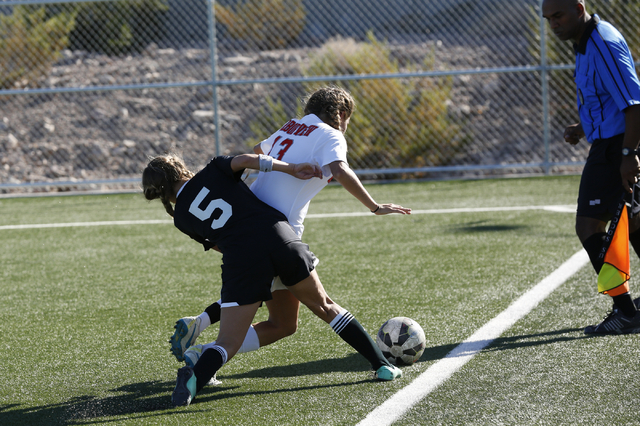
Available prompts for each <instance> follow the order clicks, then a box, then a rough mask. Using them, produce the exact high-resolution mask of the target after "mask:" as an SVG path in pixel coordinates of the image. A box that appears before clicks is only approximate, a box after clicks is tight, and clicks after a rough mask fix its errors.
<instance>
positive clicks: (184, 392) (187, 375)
mask: <svg viewBox="0 0 640 426" xmlns="http://www.w3.org/2000/svg"><path fill="white" fill-rule="evenodd" d="M195 397H196V375H195V374H194V373H193V368H191V367H182V368H181V369H179V370H178V379H177V380H176V387H175V388H174V389H173V393H172V394H171V403H172V404H173V405H174V406H178V405H184V406H187V405H189V404H191V401H192V400H193V398H195Z"/></svg>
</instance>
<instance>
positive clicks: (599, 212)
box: [577, 134, 624, 222]
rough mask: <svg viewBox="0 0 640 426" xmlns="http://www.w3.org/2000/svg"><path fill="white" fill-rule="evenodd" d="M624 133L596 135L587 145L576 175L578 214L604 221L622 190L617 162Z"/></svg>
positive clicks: (616, 205)
mask: <svg viewBox="0 0 640 426" xmlns="http://www.w3.org/2000/svg"><path fill="white" fill-rule="evenodd" d="M623 139H624V134H621V135H617V136H614V137H612V138H609V139H597V140H595V141H594V142H593V144H592V145H591V149H590V150H589V156H588V157H587V162H586V164H585V166H584V169H583V171H582V177H581V178H580V190H579V192H578V213H577V215H578V216H586V217H590V218H594V219H598V220H602V221H605V222H608V221H609V220H611V218H612V217H613V215H614V213H615V211H616V208H617V207H618V203H619V202H620V198H621V197H622V195H623V194H624V188H623V187H622V177H621V176H620V163H621V161H622V152H621V151H622V141H623Z"/></svg>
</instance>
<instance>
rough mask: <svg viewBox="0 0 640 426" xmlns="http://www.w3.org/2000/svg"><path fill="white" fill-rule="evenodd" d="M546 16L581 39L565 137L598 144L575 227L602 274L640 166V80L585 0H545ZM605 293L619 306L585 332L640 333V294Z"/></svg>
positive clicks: (617, 37)
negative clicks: (614, 224) (606, 247)
mask: <svg viewBox="0 0 640 426" xmlns="http://www.w3.org/2000/svg"><path fill="white" fill-rule="evenodd" d="M542 15H543V16H544V18H545V19H546V20H547V21H548V22H549V25H550V27H551V30H552V31H553V33H554V34H555V35H556V36H557V37H558V38H559V39H560V40H572V41H573V42H574V46H573V47H574V50H575V54H576V67H575V72H574V78H575V82H576V86H577V103H578V111H579V114H580V123H577V124H573V125H570V126H568V127H567V128H566V130H565V132H564V138H565V140H566V141H567V142H568V143H570V144H572V145H575V144H577V143H578V141H579V140H580V139H582V138H583V137H586V139H587V141H588V142H589V143H590V144H591V148H590V150H589V156H588V158H587V162H586V164H585V167H584V170H583V172H582V178H581V180H580V190H579V194H578V211H577V216H576V233H577V234H578V237H579V238H580V241H581V242H582V245H583V247H584V248H585V250H586V251H587V253H588V254H589V258H590V259H591V263H592V264H593V267H594V268H595V270H596V273H598V272H600V269H601V268H602V265H603V260H602V259H601V258H600V257H599V254H600V252H601V250H602V248H603V238H604V237H605V236H606V225H607V223H608V222H609V221H610V220H611V219H612V218H613V215H614V213H615V211H616V208H617V206H618V204H619V202H620V200H621V198H622V197H623V195H624V194H625V193H631V192H632V188H633V186H634V185H635V184H636V182H637V181H638V173H639V172H640V162H639V161H638V156H637V151H636V150H637V148H638V142H639V141H640V82H639V81H638V76H637V74H636V69H635V66H634V63H633V58H632V57H631V52H630V51H629V47H628V46H627V42H626V41H625V39H624V37H623V36H622V35H621V34H620V32H619V31H618V30H617V29H616V28H615V27H613V25H611V24H609V23H608V22H605V21H603V20H601V19H600V18H599V17H598V15H589V14H588V13H587V11H586V10H585V6H584V0H543V2H542ZM636 219H637V218H636ZM629 228H630V229H629V232H630V237H629V239H630V242H631V245H632V246H633V248H634V250H635V252H636V254H638V255H639V256H640V223H636V220H634V219H632V220H630V226H629ZM606 293H607V294H608V295H609V296H612V298H613V305H614V307H613V310H612V311H611V312H610V313H609V315H608V316H607V317H606V318H605V319H604V320H603V321H602V322H601V323H600V324H598V325H591V326H588V327H586V328H585V330H584V332H585V333H586V334H596V335H598V334H627V333H640V312H638V308H637V305H638V304H639V302H640V298H639V299H636V300H635V301H634V300H633V299H632V297H631V294H630V292H629V283H628V282H626V283H624V284H622V285H620V286H618V287H616V288H613V289H608V290H607V291H606Z"/></svg>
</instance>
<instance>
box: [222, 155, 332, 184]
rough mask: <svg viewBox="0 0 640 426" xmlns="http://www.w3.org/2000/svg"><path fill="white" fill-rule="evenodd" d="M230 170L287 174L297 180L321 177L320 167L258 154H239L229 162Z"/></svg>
mask: <svg viewBox="0 0 640 426" xmlns="http://www.w3.org/2000/svg"><path fill="white" fill-rule="evenodd" d="M231 169H232V170H233V171H234V172H238V171H240V170H244V169H253V170H261V171H264V172H270V171H276V172H282V173H287V174H289V175H291V176H293V177H296V178H298V179H311V178H314V177H317V178H321V177H322V169H321V168H320V166H318V165H315V164H310V163H300V164H294V163H286V162H284V161H280V160H276V159H275V158H272V157H269V156H266V155H258V154H240V155H236V156H235V157H233V159H232V160H231Z"/></svg>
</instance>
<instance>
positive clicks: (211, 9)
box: [207, 0, 221, 156]
mask: <svg viewBox="0 0 640 426" xmlns="http://www.w3.org/2000/svg"><path fill="white" fill-rule="evenodd" d="M207 9H208V13H209V55H210V56H211V58H210V59H211V93H212V102H213V125H214V126H215V129H214V133H213V134H214V139H215V144H216V152H215V155H216V156H218V155H220V152H221V150H220V116H219V111H218V110H219V108H218V82H217V76H216V73H217V72H216V70H217V67H216V66H217V61H218V55H217V49H216V19H215V14H216V9H215V0H209V1H208V2H207Z"/></svg>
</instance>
